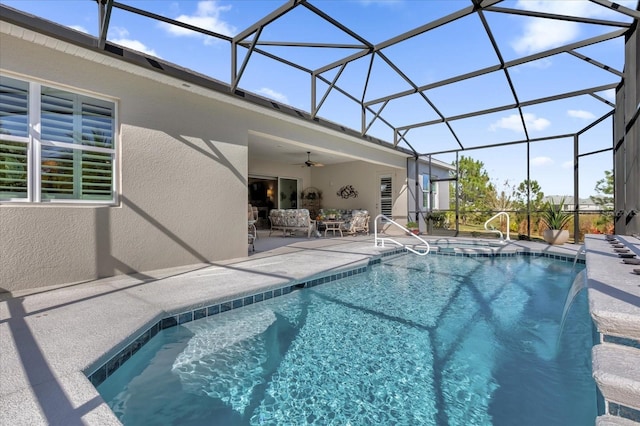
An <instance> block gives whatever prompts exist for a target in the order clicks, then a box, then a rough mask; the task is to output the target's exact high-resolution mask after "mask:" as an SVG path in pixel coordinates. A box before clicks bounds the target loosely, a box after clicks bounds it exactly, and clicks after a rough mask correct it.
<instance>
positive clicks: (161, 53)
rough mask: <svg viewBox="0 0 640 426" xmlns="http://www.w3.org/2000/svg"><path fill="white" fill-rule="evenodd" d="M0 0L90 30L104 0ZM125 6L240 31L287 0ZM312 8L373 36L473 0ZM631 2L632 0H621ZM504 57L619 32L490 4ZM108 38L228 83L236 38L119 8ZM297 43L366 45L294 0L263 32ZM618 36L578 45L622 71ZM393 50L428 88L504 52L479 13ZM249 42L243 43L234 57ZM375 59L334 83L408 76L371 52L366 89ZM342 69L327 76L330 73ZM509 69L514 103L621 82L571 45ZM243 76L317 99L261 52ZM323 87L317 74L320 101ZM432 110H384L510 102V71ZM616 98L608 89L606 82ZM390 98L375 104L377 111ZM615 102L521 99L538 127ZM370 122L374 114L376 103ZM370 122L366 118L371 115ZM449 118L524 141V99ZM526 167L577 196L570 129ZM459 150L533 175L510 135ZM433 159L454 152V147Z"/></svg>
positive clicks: (594, 145)
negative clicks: (294, 5)
mask: <svg viewBox="0 0 640 426" xmlns="http://www.w3.org/2000/svg"><path fill="white" fill-rule="evenodd" d="M0 3H2V4H5V5H8V6H11V7H14V8H17V9H20V10H24V11H26V12H29V13H32V14H35V15H38V16H41V17H43V18H46V19H49V20H52V21H54V22H57V23H60V24H63V25H66V26H69V27H72V28H74V29H77V30H79V31H83V32H87V33H89V34H92V35H96V34H97V32H98V23H97V20H98V12H97V5H96V3H95V1H93V0H67V1H58V0H41V1H29V0H0ZM124 3H125V4H128V5H131V6H134V7H138V8H141V9H146V10H149V11H151V12H153V13H156V14H159V15H163V16H167V17H169V18H172V19H177V20H179V21H182V22H186V23H190V24H192V25H196V26H200V27H203V28H206V29H208V30H210V31H214V32H217V33H220V34H225V35H229V36H233V35H236V34H238V33H239V32H240V31H241V30H243V29H244V28H246V27H247V26H249V25H251V24H252V23H254V22H256V21H257V20H259V19H260V18H261V17H263V16H265V15H266V14H268V13H269V12H271V11H272V10H274V9H276V8H278V7H279V6H280V5H282V4H283V3H284V1H270V0H260V1H254V0H236V1H222V0H219V1H163V0H158V1H148V0H147V1H124ZM310 3H311V4H312V5H313V6H315V7H317V8H318V9H320V10H322V11H323V12H325V13H327V14H328V15H330V16H332V17H333V18H334V19H336V20H338V21H339V22H341V23H343V24H344V25H345V26H347V27H348V28H349V29H351V30H353V31H355V32H357V33H358V34H360V35H361V36H362V37H363V38H364V39H366V40H367V41H368V42H370V43H373V44H377V43H381V42H384V41H386V40H389V39H390V38H392V37H395V36H397V35H398V34H401V33H403V32H405V31H409V30H412V29H414V28H416V27H418V26H420V25H423V24H425V23H427V22H431V21H433V20H435V19H438V18H440V17H442V16H445V15H447V14H450V13H453V12H456V11H458V10H460V9H462V8H465V7H468V6H470V5H471V2H470V1H469V0H389V1H375V0H361V1H357V0H353V1H350V0H341V1H338V0H332V1H329V0H316V1H313V0H312V1H311V2H310ZM618 3H620V4H622V5H624V6H627V7H630V8H635V7H636V4H637V2H636V0H631V1H618ZM497 6H500V7H508V8H515V9H525V10H532V11H543V12H549V13H562V14H568V15H573V16H579V17H585V18H594V19H603V20H612V21H617V22H629V21H630V19H629V18H628V17H626V16H624V15H623V14H620V13H617V12H614V11H611V10H608V9H606V8H604V7H602V6H599V5H596V4H593V3H591V2H589V1H583V0H568V1H562V0H551V1H541V0H505V1H503V2H501V3H499V4H498V5H497ZM485 17H486V20H487V22H488V24H489V25H490V26H491V29H492V32H493V35H494V37H495V39H496V43H497V45H498V47H499V49H500V54H501V55H502V57H503V60H504V61H506V62H509V61H511V60H514V59H517V58H519V57H522V56H526V55H531V54H535V53H538V52H541V51H544V50H547V49H550V48H554V47H557V46H561V45H565V44H568V43H571V42H574V41H577V40H580V39H584V38H587V37H595V36H599V35H602V34H605V33H610V32H612V31H615V30H617V29H618V28H616V27H615V26H607V25H591V24H584V23H577V22H565V21H558V20H549V19H541V18H532V17H527V16H516V15H507V14H502V13H488V12H486V13H485ZM108 38H109V40H110V41H111V42H113V43H117V44H120V45H123V46H125V47H128V48H131V49H135V50H138V51H141V52H144V53H147V54H149V55H153V56H157V57H160V58H162V59H164V60H167V61H170V62H174V63H176V64H179V65H180V66H183V67H186V68H190V69H193V70H194V71H197V72H200V73H203V74H206V75H209V76H211V77H213V78H216V79H218V80H221V81H224V82H227V83H229V82H230V75H231V62H230V56H231V54H230V45H229V43H228V42H225V41H221V40H218V39H216V38H214V37H209V36H204V35H201V34H198V33H194V32H191V31H189V30H184V29H182V28H178V27H175V26H170V25H168V24H165V23H161V22H158V21H155V20H150V19H148V18H144V17H140V16H137V15H134V14H131V13H128V12H124V11H122V10H118V9H114V10H113V13H112V17H111V25H110V31H109V34H108ZM265 40H267V41H303V42H322V43H341V44H359V42H358V40H356V39H354V38H352V37H351V36H349V35H348V34H346V33H344V32H342V31H340V30H339V29H337V28H335V27H333V26H332V25H330V24H328V23H327V22H325V21H323V20H322V19H320V18H318V17H317V16H316V15H315V14H313V13H311V12H310V11H309V10H307V9H305V8H303V7H298V8H296V9H294V10H293V11H292V12H290V13H288V14H287V15H285V16H284V17H283V18H281V19H279V20H277V21H276V22H274V23H273V24H270V25H268V26H267V27H266V28H265V29H264V31H263V33H262V34H261V36H260V41H265ZM262 48H263V49H264V50H266V51H269V52H271V53H275V54H278V55H281V56H283V57H285V58H287V59H290V60H291V61H295V62H297V63H299V64H301V65H303V66H304V67H307V68H309V69H316V68H319V67H322V66H324V65H326V64H328V63H331V62H333V61H336V60H339V59H342V58H344V57H346V56H348V55H350V54H351V53H355V52H357V51H358V50H357V49H347V48H342V49H338V48H334V49H327V48H325V49H318V48H315V49H313V48H299V47H276V46H263V47H262ZM622 49H623V41H622V40H621V38H620V37H618V38H617V39H615V40H611V41H607V42H603V43H598V44H593V45H591V46H587V47H583V48H579V49H576V52H578V53H579V54H580V55H584V56H587V57H589V58H593V59H594V60H596V61H599V62H602V63H605V64H607V65H609V66H611V67H613V69H615V70H618V71H622V69H623V50H622ZM382 53H383V54H384V56H385V57H387V58H388V59H389V60H391V61H392V62H393V63H394V64H396V65H398V66H399V67H400V68H401V69H402V71H403V72H405V74H406V75H407V77H408V78H410V79H411V81H413V82H414V83H415V84H416V85H418V86H424V85H428V84H430V83H433V82H436V81H440V80H443V79H446V78H450V77H454V76H458V75H461V74H464V73H467V72H471V71H474V70H477V69H480V68H483V67H488V66H492V65H495V64H496V63H498V57H497V55H496V53H495V52H494V50H493V48H492V45H491V42H490V39H489V38H488V37H487V36H486V35H485V33H484V31H483V28H482V22H481V20H480V19H479V18H478V15H477V14H472V15H470V16H467V17H464V18H462V19H459V20H457V21H455V22H453V23H450V24H448V25H445V26H442V27H439V28H436V29H434V30H431V31H429V32H427V33H424V34H421V35H419V36H416V37H413V38H411V39H409V40H407V41H405V42H403V43H401V44H396V45H393V46H390V47H388V48H385V49H383V50H382ZM243 54H244V51H243V49H239V63H242V59H243V56H242V55H243ZM369 65H370V56H366V57H365V58H362V59H359V60H356V61H353V62H352V63H350V64H349V65H348V66H347V67H346V68H345V69H344V71H343V72H342V74H341V75H340V77H339V79H338V83H337V84H338V86H340V87H341V88H343V89H344V90H347V91H350V92H351V93H355V94H356V97H364V99H365V101H375V100H377V99H380V98H383V97H385V96H389V95H392V94H394V93H397V92H401V91H404V90H410V89H411V86H410V85H409V84H408V83H407V82H406V81H404V80H403V79H402V78H401V77H400V76H399V75H398V74H397V73H396V72H395V71H394V70H393V69H392V68H391V67H390V66H389V65H388V64H387V63H386V62H385V61H384V60H382V59H381V58H380V57H375V60H374V62H373V65H372V72H371V75H370V78H369V84H368V86H367V91H366V93H365V92H363V90H364V82H365V80H366V75H367V72H368V68H369ZM337 72H338V69H334V70H330V71H327V72H326V73H324V74H323V76H324V77H325V78H326V79H328V80H329V81H331V80H332V79H333V78H334V76H335V75H336V73H337ZM509 76H510V78H511V80H512V83H513V85H514V87H515V88H516V90H517V93H518V97H519V100H520V101H521V102H522V101H527V100H534V99H537V98H541V97H545V96H553V95H555V94H558V93H561V92H566V91H572V90H577V89H580V88H583V87H584V86H585V85H589V86H594V87H595V86H600V85H604V84H611V83H617V82H619V81H620V77H619V76H618V75H616V74H615V73H612V72H610V71H605V70H602V69H601V68H598V67H595V66H593V65H591V64H589V63H587V62H586V61H584V60H582V59H580V58H579V57H577V56H574V55H571V54H568V53H564V54H560V55H555V56H552V57H547V58H544V59H540V60H537V61H533V62H528V63H525V64H522V65H518V66H515V67H513V68H510V69H509ZM239 87H240V88H242V89H245V90H248V91H251V92H255V93H258V94H261V95H263V96H266V97H270V98H273V99H276V100H278V101H280V102H283V103H286V104H289V105H292V106H294V107H296V108H299V109H303V110H306V111H309V110H310V104H311V97H310V77H309V75H308V74H307V73H305V72H302V71H298V70H295V69H293V68H291V67H288V66H285V65H282V64H278V63H276V62H275V61H273V60H271V59H268V58H266V57H263V56H261V55H257V54H254V55H253V56H252V57H251V60H250V61H249V65H248V67H247V69H246V71H245V73H244V74H243V76H242V78H241V80H240V84H239ZM326 87H327V86H326V84H324V83H319V84H318V90H319V92H318V93H319V94H318V100H319V99H321V98H322V95H323V94H324V90H326ZM425 94H426V96H427V97H428V98H429V100H431V101H432V103H433V104H434V105H435V106H436V108H437V110H435V109H433V108H432V107H431V106H430V105H428V104H427V103H426V102H425V100H424V99H423V98H422V97H421V96H419V95H417V94H414V95H407V96H404V97H401V98H399V99H395V100H393V101H391V102H389V103H388V104H387V105H386V106H385V107H384V109H383V113H382V115H383V116H384V117H385V119H388V120H389V121H391V122H393V124H394V125H397V126H407V125H411V124H414V123H421V122H428V121H431V120H435V119H438V117H439V113H440V114H442V115H444V116H446V117H450V116H455V115H458V114H465V113H469V112H472V111H475V110H479V109H488V108H494V107H499V106H503V105H509V104H513V103H514V98H513V95H512V93H511V91H510V90H509V86H508V84H507V80H506V77H505V74H504V72H502V71H496V72H492V73H488V74H485V75H483V76H480V77H476V78H473V79H469V80H465V81H462V82H459V83H456V84H452V85H446V86H442V87H437V88H433V89H430V90H427V91H426V92H425ZM598 96H600V97H601V98H602V99H606V100H608V101H610V102H613V100H614V98H613V90H606V91H602V92H600V93H598ZM381 106H382V103H377V104H372V105H371V107H372V108H373V109H374V110H378V109H379V108H380V107H381ZM610 109H611V108H610V107H609V106H607V105H606V104H605V103H604V102H602V101H601V100H598V99H596V98H594V97H592V96H588V95H583V96H579V97H576V98H572V99H565V100H559V101H556V102H553V103H551V104H548V105H544V106H542V105H531V106H527V107H524V108H523V113H524V118H525V120H526V122H527V125H528V130H529V136H530V137H531V138H538V137H546V136H550V135H557V134H565V133H574V132H576V131H578V130H580V129H582V128H583V127H584V126H586V125H588V124H589V123H590V122H592V121H593V120H594V119H596V118H598V117H600V116H602V115H603V114H605V113H607V112H608V111H609V110H610ZM360 114H361V110H360V107H359V106H358V105H357V104H356V103H354V102H352V101H350V100H348V99H346V98H345V96H343V95H342V94H340V93H339V92H338V91H336V90H333V91H331V92H330V93H329V95H328V96H327V99H326V101H325V102H324V103H323V105H322V106H321V108H320V110H319V113H318V115H319V116H321V117H323V118H326V119H328V120H332V121H336V122H340V123H341V124H344V125H347V126H348V127H352V128H354V129H359V128H360V126H361V116H360ZM368 115H369V118H368V120H369V119H371V117H372V114H368ZM368 120H367V122H368ZM451 127H452V128H453V130H454V131H455V133H456V134H457V135H458V137H459V139H460V140H461V141H462V143H463V145H464V146H465V147H473V146H480V145H484V144H490V143H502V142H509V141H514V140H522V139H524V137H525V135H524V131H523V129H522V125H521V122H520V118H519V114H518V110H517V109H509V110H505V111H500V112H497V113H493V114H487V115H483V116H480V117H474V118H471V119H465V120H453V121H451ZM611 128H612V124H611V119H607V120H605V121H604V122H603V123H601V124H600V125H598V126H596V127H595V128H593V129H591V130H589V131H588V132H586V133H585V134H584V135H583V136H581V146H580V152H581V153H586V152H591V151H595V150H600V149H604V148H607V147H608V146H610V139H611V136H610V135H611ZM368 132H369V134H371V135H373V136H376V137H379V138H381V139H384V140H387V141H393V132H392V130H390V129H389V128H388V127H387V126H385V125H384V124H383V123H381V122H380V121H379V120H378V121H375V122H374V123H373V124H372V125H371V127H370V129H369V131H368ZM406 138H407V140H409V141H410V143H411V145H412V146H413V147H414V148H416V149H417V150H418V151H420V152H440V151H446V150H450V149H454V148H456V147H457V142H456V141H455V139H454V138H453V136H452V134H451V132H450V131H449V130H448V129H447V128H446V126H445V125H444V124H438V125H431V126H425V127H419V128H415V129H411V130H409V132H408V133H407V135H406ZM530 154H531V158H532V162H531V178H532V179H535V180H538V182H540V183H541V185H542V187H543V191H544V192H545V194H547V195H556V194H572V193H573V182H572V178H573V162H572V161H573V139H572V138H565V139H558V140H550V141H545V142H536V143H532V144H531V145H530ZM462 155H467V156H472V157H474V158H476V159H479V160H481V161H483V162H484V163H485V168H486V170H487V171H488V172H489V175H490V176H491V177H492V179H493V181H494V182H495V183H496V184H497V185H498V186H501V185H502V184H503V183H504V182H505V181H507V180H508V181H509V183H510V184H512V185H513V184H517V183H519V182H521V181H522V180H524V179H525V178H526V163H525V161H524V158H525V157H524V156H525V155H526V146H525V145H524V144H522V145H513V146H507V147H502V148H498V149H494V150H471V151H467V152H465V153H463V154H462ZM436 158H438V159H441V160H443V161H447V162H450V161H453V160H454V159H455V155H454V154H443V155H439V156H437V157H436ZM580 167H581V173H580V196H581V197H587V196H589V195H592V194H594V191H593V188H594V186H595V184H596V181H597V180H599V179H601V178H602V177H604V170H607V169H611V168H612V164H611V154H610V153H604V154H597V155H595V156H590V157H583V159H582V160H581V165H580Z"/></svg>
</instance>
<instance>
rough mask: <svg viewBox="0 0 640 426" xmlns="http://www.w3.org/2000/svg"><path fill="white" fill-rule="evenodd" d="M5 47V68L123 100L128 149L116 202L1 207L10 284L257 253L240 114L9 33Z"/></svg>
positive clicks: (121, 144) (122, 145) (3, 277)
mask: <svg viewBox="0 0 640 426" xmlns="http://www.w3.org/2000/svg"><path fill="white" fill-rule="evenodd" d="M0 44H1V45H2V49H3V50H2V63H1V65H2V68H3V70H11V71H12V72H17V73H19V74H20V75H24V76H28V77H32V78H36V79H42V80H43V82H44V83H47V82H50V83H49V84H55V85H63V86H67V87H68V88H69V89H70V90H86V91H89V92H90V93H96V94H100V95H105V96H109V97H113V98H115V99H116V102H117V103H118V113H119V117H120V126H119V129H118V130H119V132H120V135H119V136H120V138H119V140H118V148H119V149H120V151H121V155H120V157H119V159H120V170H119V174H118V175H119V177H120V180H121V186H120V188H121V190H120V193H121V197H120V202H119V203H118V205H117V206H112V207H105V206H78V205H59V204H58V205H53V204H40V205H36V204H20V205H18V204H9V205H7V204H3V205H2V206H1V207H0V238H1V244H0V259H1V260H2V268H1V270H0V287H1V288H3V289H6V290H11V291H14V290H20V289H26V288H32V287H39V286H43V285H52V284H60V283H69V282H76V281H85V280H90V279H95V278H99V277H103V276H109V275H115V274H119V273H128V272H133V271H146V270H153V269H159V268H166V267H170V266H176V265H183V264H190V263H199V262H206V261H212V260H217V259H224V258H231V257H239V256H243V255H246V249H247V245H246V237H245V238H238V236H239V235H244V234H246V222H245V220H246V219H245V217H244V215H243V214H241V213H240V212H244V211H245V210H246V199H247V195H246V194H247V193H246V175H247V160H246V158H247V131H246V128H245V129H243V128H242V127H241V126H234V125H233V123H235V122H238V121H240V111H238V110H234V109H233V108H228V107H225V106H223V105H220V104H216V103H213V102H210V101H209V100H208V99H207V98H205V97H201V96H194V95H193V94H190V93H188V92H185V91H181V90H179V89H176V88H172V87H168V86H166V85H162V84H159V83H156V82H153V81H151V80H149V79H145V78H141V77H136V76H132V75H131V74H128V73H125V72H123V71H120V70H115V69H112V68H109V67H105V66H101V65H99V64H96V63H93V62H91V61H86V60H82V59H80V58H77V57H75V56H71V55H64V54H61V53H60V52H59V51H53V50H50V49H47V48H44V47H42V46H40V45H36V44H32V43H27V42H24V41H20V40H18V39H16V38H13V37H8V36H6V35H2V38H1V39H0ZM220 241H224V242H225V243H224V244H220V243H219V242H220Z"/></svg>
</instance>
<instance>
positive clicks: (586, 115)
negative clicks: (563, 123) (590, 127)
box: [567, 109, 596, 120]
mask: <svg viewBox="0 0 640 426" xmlns="http://www.w3.org/2000/svg"><path fill="white" fill-rule="evenodd" d="M567 115H568V116H569V117H574V118H582V119H583V120H591V119H593V118H596V116H595V115H593V113H591V112H589V111H583V110H581V109H570V110H569V111H567Z"/></svg>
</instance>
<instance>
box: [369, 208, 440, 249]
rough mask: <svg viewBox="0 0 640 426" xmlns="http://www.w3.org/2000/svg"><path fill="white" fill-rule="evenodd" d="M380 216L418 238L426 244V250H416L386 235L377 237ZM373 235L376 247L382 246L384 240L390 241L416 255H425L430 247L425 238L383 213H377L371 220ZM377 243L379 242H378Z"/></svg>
mask: <svg viewBox="0 0 640 426" xmlns="http://www.w3.org/2000/svg"><path fill="white" fill-rule="evenodd" d="M380 218H384V219H386V220H387V221H388V222H389V223H392V224H393V225H395V226H397V227H398V228H400V229H402V230H403V231H405V232H406V233H408V234H409V235H410V236H412V237H413V238H416V239H417V240H419V241H420V242H421V243H423V244H424V245H425V246H427V251H417V250H414V249H412V248H411V247H409V246H408V245H406V244H402V243H400V242H398V241H396V240H394V239H393V238H388V237H378V219H380ZM373 235H374V239H375V246H376V247H384V242H385V241H390V242H392V243H394V244H396V245H398V246H400V247H403V248H404V249H406V250H408V251H410V252H411V253H414V254H417V255H418V256H425V255H427V254H429V250H430V249H431V247H429V243H428V242H426V241H425V240H423V239H422V238H420V237H419V236H417V235H416V234H414V233H412V232H411V231H409V230H408V229H407V228H405V227H404V226H402V225H400V224H399V223H397V222H395V221H393V220H391V219H389V218H388V217H387V216H385V215H383V214H379V215H378V216H376V218H375V219H374V220H373ZM378 243H379V244H378Z"/></svg>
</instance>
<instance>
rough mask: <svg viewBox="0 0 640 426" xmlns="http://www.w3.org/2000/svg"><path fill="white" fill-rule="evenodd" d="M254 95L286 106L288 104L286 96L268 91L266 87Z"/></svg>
mask: <svg viewBox="0 0 640 426" xmlns="http://www.w3.org/2000/svg"><path fill="white" fill-rule="evenodd" d="M256 93H258V94H261V95H264V96H266V97H268V98H271V99H273V100H276V101H278V102H280V103H283V104H287V105H288V104H289V99H287V96H286V95H283V94H282V93H279V92H276V91H275V90H272V89H269V88H268V87H263V88H262V89H260V90H258V91H257V92H256Z"/></svg>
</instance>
